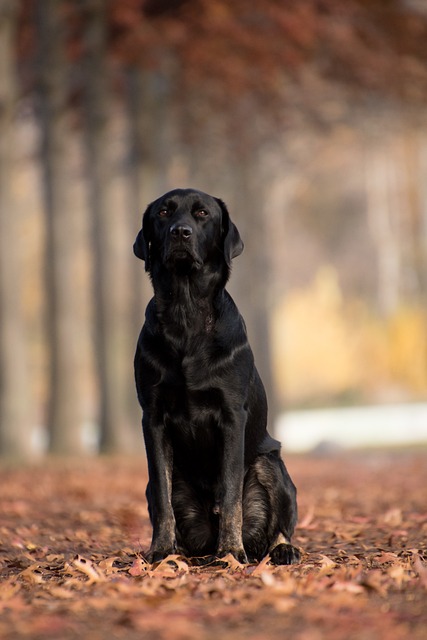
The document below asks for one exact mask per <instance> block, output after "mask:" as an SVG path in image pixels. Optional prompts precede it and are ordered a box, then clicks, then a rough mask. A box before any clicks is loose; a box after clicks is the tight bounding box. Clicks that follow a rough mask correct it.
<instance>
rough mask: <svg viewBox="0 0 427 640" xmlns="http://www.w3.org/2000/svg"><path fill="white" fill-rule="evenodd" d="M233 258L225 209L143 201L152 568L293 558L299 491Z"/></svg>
mask: <svg viewBox="0 0 427 640" xmlns="http://www.w3.org/2000/svg"><path fill="white" fill-rule="evenodd" d="M242 251H243V243H242V240H241V239H240V235H239V232H238V230H237V228H236V226H235V225H234V224H233V222H232V221H231V220H230V216H229V213H228V210H227V208H226V206H225V204H224V203H223V202H222V201H221V200H219V199H217V198H214V197H212V196H210V195H207V194H206V193H202V192H200V191H196V190H194V189H175V190H174V191H170V192H169V193H166V194H165V195H164V196H162V197H161V198H159V199H158V200H156V201H155V202H153V203H152V204H150V205H149V206H148V208H147V210H146V211H145V213H144V216H143V222H142V229H141V231H140V232H139V233H138V236H137V238H136V241H135V244H134V252H135V255H136V256H137V257H138V258H141V259H142V260H144V261H145V269H146V271H148V273H149V275H150V277H151V281H152V285H153V289H154V297H153V298H152V300H151V301H150V303H149V304H148V306H147V310H146V316H145V324H144V326H143V328H142V331H141V334H140V336H139V340H138V345H137V349H136V354H135V380H136V388H137V393H138V400H139V402H140V404H141V407H142V409H143V419H142V426H143V433H144V440H145V447H146V452H147V461H148V472H149V482H148V486H147V494H146V495H147V500H148V509H149V514H150V519H151V523H152V526H153V537H152V542H151V548H150V550H149V552H148V554H147V560H148V561H149V562H156V561H159V560H161V559H163V558H165V557H166V556H168V555H169V554H175V553H179V554H183V555H185V556H187V557H202V556H210V557H212V556H214V557H217V558H222V557H224V556H226V555H227V554H232V555H233V556H234V557H235V558H236V559H237V560H238V561H239V562H241V563H245V562H248V560H249V561H251V562H253V561H258V560H261V559H262V558H264V557H265V556H266V555H267V554H269V555H270V559H271V562H272V563H274V564H291V563H295V562H298V561H299V559H300V553H299V551H298V549H296V548H295V547H294V546H292V545H291V543H290V540H291V536H292V534H293V531H294V527H295V524H296V520H297V506H296V489H295V486H294V484H293V483H292V481H291V478H290V476H289V474H288V472H287V470H286V467H285V465H284V463H283V461H282V459H281V457H280V443H279V442H278V441H277V440H274V439H273V438H272V437H271V436H270V435H269V434H268V432H267V427H266V425H267V401H266V396H265V391H264V387H263V384H262V382H261V379H260V377H259V375H258V372H257V370H256V368H255V365H254V358H253V354H252V351H251V348H250V346H249V343H248V339H247V334H246V328H245V324H244V321H243V319H242V317H241V316H240V314H239V312H238V310H237V307H236V305H235V303H234V302H233V300H232V298H231V297H230V295H229V294H228V293H227V291H226V290H225V284H226V282H227V280H228V278H229V275H230V268H231V261H232V259H233V258H235V257H236V256H238V255H239V254H240V253H241V252H242Z"/></svg>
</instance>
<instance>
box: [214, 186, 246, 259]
mask: <svg viewBox="0 0 427 640" xmlns="http://www.w3.org/2000/svg"><path fill="white" fill-rule="evenodd" d="M216 201H217V203H218V204H219V206H220V208H221V212H222V234H223V235H222V237H223V242H224V257H225V261H226V263H227V265H228V266H229V267H231V261H232V259H233V258H236V257H237V256H240V254H241V253H242V251H243V247H244V245H243V241H242V239H241V237H240V234H239V231H238V229H237V227H236V225H235V224H234V223H233V222H232V221H231V219H230V214H229V213H228V209H227V207H226V205H225V203H224V202H223V201H222V200H220V199H219V198H216Z"/></svg>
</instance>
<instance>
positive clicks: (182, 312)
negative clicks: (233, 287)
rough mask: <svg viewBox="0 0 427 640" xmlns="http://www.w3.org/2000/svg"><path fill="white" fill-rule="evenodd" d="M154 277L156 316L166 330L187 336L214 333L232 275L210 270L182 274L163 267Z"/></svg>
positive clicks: (204, 269)
mask: <svg viewBox="0 0 427 640" xmlns="http://www.w3.org/2000/svg"><path fill="white" fill-rule="evenodd" d="M157 275H159V276H160V277H156V278H153V279H152V280H153V284H154V282H156V285H154V299H155V302H156V313H157V317H158V319H159V321H160V324H161V325H162V326H163V327H168V332H169V330H170V328H171V327H173V328H174V332H179V333H180V334H181V335H182V333H183V332H184V333H186V334H192V335H195V334H200V333H210V332H211V331H212V329H213V327H214V325H215V319H216V309H217V308H218V301H219V299H220V298H221V297H222V295H223V291H224V285H225V282H226V280H227V276H228V274H225V273H221V271H216V272H214V273H212V271H208V268H207V267H203V268H202V269H199V270H189V271H188V273H179V272H175V271H169V270H167V269H164V268H162V269H161V272H160V273H158V274H157Z"/></svg>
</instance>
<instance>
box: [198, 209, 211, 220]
mask: <svg viewBox="0 0 427 640" xmlns="http://www.w3.org/2000/svg"><path fill="white" fill-rule="evenodd" d="M208 215H209V213H208V212H207V211H205V209H200V211H197V212H196V216H197V217H198V218H207V217H208Z"/></svg>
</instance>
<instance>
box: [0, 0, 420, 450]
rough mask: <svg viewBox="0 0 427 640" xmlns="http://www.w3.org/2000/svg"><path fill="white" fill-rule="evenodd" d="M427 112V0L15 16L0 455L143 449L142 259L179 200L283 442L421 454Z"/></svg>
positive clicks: (287, 1) (28, 11)
mask: <svg viewBox="0 0 427 640" xmlns="http://www.w3.org/2000/svg"><path fill="white" fill-rule="evenodd" d="M426 98H427V2H425V0H346V1H345V2H341V1H340V0H298V2H293V1H291V0H282V1H281V2H279V1H277V0H254V1H253V2H250V3H248V2H244V1H243V0H169V1H168V0H78V1H71V0H68V1H67V0H22V1H21V2H20V1H19V0H0V455H2V456H4V457H21V458H29V457H32V456H34V455H41V454H43V453H44V452H50V453H56V454H68V455H80V454H83V453H88V452H96V451H101V452H104V453H107V452H120V453H130V452H138V451H142V449H143V445H142V437H141V434H140V427H139V424H140V411H139V407H138V406H137V403H136V397H135V392H134V382H133V363H132V360H133V352H134V347H135V343H136V339H137V335H138V331H139V328H140V326H141V325H142V322H143V314H144V307H145V304H146V303H147V301H148V299H149V297H150V292H151V287H150V283H149V280H148V278H147V276H146V274H145V272H144V267H143V264H142V263H141V262H140V261H138V260H137V259H136V258H135V257H134V256H133V253H132V244H133V240H134V237H135V235H136V233H137V232H138V229H139V226H140V222H141V217H142V213H143V211H144V210H145V208H146V206H147V204H148V203H149V202H150V201H152V200H153V199H154V198H155V197H157V196H159V195H160V194H161V193H162V192H164V191H166V190H168V189H169V188H174V187H187V186H193V187H196V188H198V189H202V190H204V191H207V192H209V193H212V194H213V195H215V196H218V197H221V198H222V199H223V200H225V201H226V203H227V204H228V207H229V209H230V212H231V216H232V218H233V220H234V221H235V223H236V224H237V226H238V228H239V230H240V232H241V235H242V237H243V239H244V241H245V251H244V253H243V255H242V256H241V257H239V258H238V259H236V261H235V264H234V268H233V275H232V279H231V282H230V287H229V288H230V291H231V293H232V295H233V296H234V297H235V299H236V302H237V303H238V305H239V307H240V309H241V311H242V313H243V315H244V317H245V320H246V322H247V326H248V332H249V336H250V340H251V343H252V346H253V349H254V352H255V356H256V361H257V364H258V368H259V369H260V372H261V374H262V377H263V379H264V382H265V384H266V387H267V391H268V396H269V404H270V426H271V429H272V430H275V431H276V433H278V432H280V433H279V435H281V436H283V438H284V440H286V434H287V429H288V430H292V429H294V430H295V429H296V432H298V433H300V434H304V429H305V430H306V432H305V433H306V435H307V433H308V431H307V430H309V429H310V428H311V427H312V425H313V422H310V425H311V427H310V425H309V424H308V423H307V422H304V420H302V421H299V422H298V416H302V417H303V418H305V419H307V416H308V415H310V416H311V417H313V416H314V420H315V422H314V424H317V426H318V427H319V429H320V436H319V433H318V436H319V437H320V438H322V433H321V431H322V428H324V429H325V433H326V431H327V429H328V428H329V426H330V425H331V423H332V422H333V420H334V419H335V418H333V417H331V416H332V414H330V413H328V414H325V413H324V408H325V407H328V408H331V407H332V408H336V407H346V409H345V411H344V412H341V413H340V414H339V415H340V416H341V421H340V422H339V425H338V427H337V429H338V431H339V432H340V433H341V434H343V433H347V432H348V435H349V441H351V434H352V433H353V434H354V433H355V432H361V430H362V427H363V428H365V431H366V430H367V431H368V432H369V431H372V430H373V429H374V430H375V429H376V430H377V431H378V429H380V430H382V431H381V433H380V434H378V433H377V434H376V435H377V439H379V440H381V437H380V436H382V440H383V441H386V440H387V434H388V432H389V430H390V424H391V422H392V421H393V420H394V417H395V414H393V415H394V417H385V416H390V415H391V414H388V413H383V414H382V415H383V421H382V422H381V421H380V422H378V421H377V422H374V423H370V422H369V419H370V418H369V417H368V418H367V417H366V415H367V414H363V413H362V414H353V413H351V409H350V408H352V407H357V406H360V405H361V406H364V407H369V406H375V407H385V408H390V407H398V408H399V416H401V419H400V421H399V420H398V421H397V422H396V424H395V426H393V429H394V430H395V431H396V429H397V431H398V432H399V434H400V436H401V438H400V440H402V439H403V440H404V436H405V434H408V437H409V435H410V432H411V425H412V426H414V425H415V422H416V424H417V425H418V426H417V427H416V428H417V429H418V440H419V441H422V440H423V438H424V439H425V440H427V433H426V429H427V418H426V414H425V413H423V414H421V413H419V412H418V413H417V414H416V416H415V414H414V412H413V409H414V407H416V408H417V410H419V411H423V410H424V411H425V404H424V403H425V401H426V399H427V317H426V316H427V307H426V301H427V292H426V285H427V123H426V119H427V118H426V113H427V112H426ZM319 409H322V410H323V413H322V411H320V412H319V411H318V410H319ZM301 410H304V411H303V412H302V413H300V411H301ZM308 410H310V411H308ZM328 410H329V409H328ZM346 411H347V413H346ZM349 412H350V413H349ZM337 415H338V414H337V413H335V414H334V416H335V417H336V416H337ZM355 415H356V416H359V417H358V418H357V417H356V419H355V418H354V416H355ZM369 415H371V417H372V413H371V414H369ZM421 415H422V416H423V417H420V416H421ZM287 416H290V417H291V419H290V421H289V420H288V421H287ZM325 416H326V422H324V421H323V422H322V420H321V418H322V417H323V420H324V419H325ZM328 416H330V417H329V418H328ZM414 416H415V417H414ZM292 420H293V422H292ZM295 421H296V422H295ZM331 421H332V422H331ZM390 421H391V422H390ZM362 423H363V424H362ZM322 424H323V425H326V426H324V427H322ZM370 425H373V426H370ZM378 425H380V426H378ZM319 429H318V431H319ZM316 437H317V436H316ZM325 437H326V436H325ZM328 437H329V436H328ZM312 445H313V441H312V440H310V439H308V443H306V445H304V446H307V447H310V446H312ZM295 448H296V449H297V448H298V443H297V444H296V445H295Z"/></svg>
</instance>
